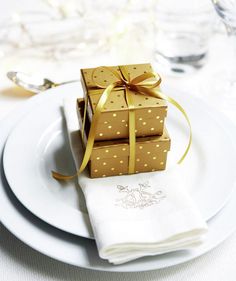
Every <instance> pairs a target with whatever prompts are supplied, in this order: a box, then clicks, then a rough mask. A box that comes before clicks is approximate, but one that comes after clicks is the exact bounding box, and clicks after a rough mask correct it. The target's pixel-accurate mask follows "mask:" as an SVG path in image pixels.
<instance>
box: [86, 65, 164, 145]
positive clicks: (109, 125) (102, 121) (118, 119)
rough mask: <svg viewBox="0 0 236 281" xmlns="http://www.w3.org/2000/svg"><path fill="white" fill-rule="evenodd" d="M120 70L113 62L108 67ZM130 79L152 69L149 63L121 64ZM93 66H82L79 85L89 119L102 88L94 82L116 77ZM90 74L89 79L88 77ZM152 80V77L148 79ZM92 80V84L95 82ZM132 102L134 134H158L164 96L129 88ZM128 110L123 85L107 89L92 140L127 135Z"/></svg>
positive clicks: (104, 82)
mask: <svg viewBox="0 0 236 281" xmlns="http://www.w3.org/2000/svg"><path fill="white" fill-rule="evenodd" d="M110 68H111V69H114V70H116V71H119V72H120V69H119V68H118V67H117V66H114V67H110ZM125 68H126V70H127V72H128V75H129V76H130V79H133V78H135V77H137V76H138V75H141V74H143V73H147V72H149V71H152V67H151V65H150V64H135V65H126V66H125ZM93 72H94V68H89V69H82V70H81V75H82V79H81V80H82V85H83V88H84V93H85V97H86V98H88V108H87V112H88V117H89V120H90V122H91V120H92V116H93V113H94V110H95V108H96V105H97V103H98V101H99V99H100V96H101V94H102V92H103V91H104V90H103V89H97V87H96V84H102V85H109V84H110V83H113V82H115V81H117V77H115V76H114V75H113V74H112V72H109V71H106V69H99V70H98V71H95V72H94V73H93ZM92 74H93V79H92ZM150 81H152V79H150ZM95 83H96V84H95ZM131 94H132V99H133V101H134V106H135V125H136V126H135V129H136V130H135V132H136V136H137V137H141V136H142V137H143V136H152V135H162V133H163V128H164V120H165V117H166V114H167V103H166V101H165V100H161V99H156V98H154V97H151V96H145V95H142V94H138V93H136V92H131ZM128 124H129V114H128V107H127V102H126V100H125V93H124V90H123V89H116V90H114V91H113V92H112V93H111V96H110V97H109V98H108V101H107V103H106V105H105V108H104V111H103V112H102V114H101V116H100V118H99V122H98V129H97V130H96V135H95V140H110V139H120V138H128V137H129V126H128Z"/></svg>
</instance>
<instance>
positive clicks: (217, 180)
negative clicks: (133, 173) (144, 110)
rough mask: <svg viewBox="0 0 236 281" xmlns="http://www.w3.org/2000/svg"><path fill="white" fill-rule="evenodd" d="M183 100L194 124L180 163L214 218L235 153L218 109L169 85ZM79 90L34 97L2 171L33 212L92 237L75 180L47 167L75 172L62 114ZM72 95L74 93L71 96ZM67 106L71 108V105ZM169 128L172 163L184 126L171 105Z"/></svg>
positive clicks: (227, 188) (229, 183)
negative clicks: (62, 177) (65, 100)
mask: <svg viewBox="0 0 236 281" xmlns="http://www.w3.org/2000/svg"><path fill="white" fill-rule="evenodd" d="M166 92H167V93H168V94H169V95H170V96H172V97H175V98H176V99H177V100H179V101H180V102H181V104H183V106H184V108H185V109H186V111H187V112H188V113H189V117H190V120H191V123H192V127H193V143H192V147H191V150H190V153H189V155H188V156H187V158H186V159H185V161H184V163H183V164H182V165H183V173H184V174H185V175H186V179H185V180H186V181H187V184H186V186H188V188H189V192H190V194H191V195H192V197H193V199H194V200H195V202H196V203H197V206H198V208H199V210H200V212H201V213H202V216H203V217H204V219H205V220H209V219H210V218H211V217H213V216H214V215H215V214H216V213H217V212H218V211H219V210H220V209H221V208H222V207H223V206H224V204H225V203H226V202H227V200H228V198H229V197H230V194H231V192H232V189H233V186H234V183H235V179H236V174H235V171H234V167H235V166H236V153H235V149H234V145H233V142H232V140H231V138H230V135H229V132H228V130H227V128H225V126H226V125H225V124H226V123H227V122H228V121H227V120H225V117H224V116H223V115H222V114H220V113H219V112H215V111H213V109H211V108H209V107H208V106H207V105H205V104H204V103H202V102H200V101H198V100H196V99H195V98H193V97H192V98H187V97H186V95H185V94H183V93H177V92H176V91H173V90H170V89H167V90H166ZM71 93H74V94H73V95H74V97H75V98H76V97H78V96H79V93H82V89H81V87H80V85H79V84H77V83H76V84H70V85H66V86H63V87H58V88H54V89H52V90H49V91H48V93H45V94H44V95H43V97H42V98H41V99H40V101H39V99H36V98H35V99H33V101H32V106H31V110H30V111H29V112H28V113H27V114H26V115H25V116H24V117H23V118H22V120H21V121H20V122H19V123H18V124H17V125H16V126H15V128H14V129H13V131H12V133H11V134H10V136H9V138H8V140H7V143H6V146H5V151H4V158H3V163H4V171H5V175H6V178H7V181H8V183H9V185H10V187H11V189H12V191H13V192H14V194H15V195H16V197H17V198H18V200H19V201H20V202H21V203H22V204H23V205H24V206H25V207H26V208H28V209H29V210H30V211H31V212H32V213H33V214H35V215H36V216H38V217H39V218H41V219H42V220H44V221H45V222H47V223H49V224H51V225H52V226H55V227H57V228H59V229H61V230H64V231H67V232H69V233H72V234H76V235H80V236H82V237H87V238H93V233H92V229H91V225H90V222H89V217H88V214H87V211H86V206H85V203H84V198H83V194H82V192H81V191H80V188H77V186H76V185H77V183H76V180H75V181H74V182H73V181H72V182H63V183H62V182H58V181H56V180H54V179H53V178H52V177H51V170H56V171H63V172H64V173H66V174H74V173H75V170H74V164H73V159H72V157H71V152H70V147H69V143H68V139H67V133H66V127H65V120H64V118H63V108H62V105H63V98H65V97H66V96H68V95H71ZM73 95H72V96H73ZM71 110H75V108H72V109H71ZM168 115H169V116H168V118H167V120H168V124H167V128H168V130H169V132H170V134H171V138H172V148H171V152H170V153H169V157H170V159H169V160H170V161H169V163H170V162H177V160H178V158H179V157H180V156H181V153H182V152H183V151H184V149H185V146H186V143H187V138H188V128H187V126H186V123H185V120H184V119H183V118H182V116H181V114H180V113H179V112H178V111H177V110H176V109H175V108H173V107H170V110H169V113H168Z"/></svg>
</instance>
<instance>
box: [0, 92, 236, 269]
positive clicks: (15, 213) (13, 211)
mask: <svg viewBox="0 0 236 281" xmlns="http://www.w3.org/2000/svg"><path fill="white" fill-rule="evenodd" d="M47 95H48V94H42V95H40V96H38V97H35V98H33V99H31V100H30V101H29V102H28V103H27V104H26V105H25V106H24V107H22V108H21V110H20V111H17V112H14V116H11V117H9V118H8V119H5V120H4V121H3V122H2V123H1V124H0V131H1V138H0V158H2V152H3V147H4V143H5V141H6V138H7V135H8V134H9V132H10V130H11V129H12V128H13V126H14V125H15V124H16V122H17V120H19V119H20V118H21V117H22V116H23V115H24V114H25V112H27V111H28V110H29V109H30V108H31V107H32V106H33V105H35V104H36V103H38V102H40V101H42V100H44V98H45V97H46V96H47ZM209 110H210V108H209ZM215 113H216V112H215ZM224 121H227V119H226V120H225V118H224ZM225 126H226V129H227V130H229V131H231V133H230V135H229V137H230V138H232V139H233V138H234V139H235V138H236V128H235V126H234V125H232V124H231V123H230V122H228V121H227V122H226V124H225ZM1 164H2V163H1ZM1 164H0V166H1ZM235 213H236V191H235V192H234V193H232V197H231V200H230V201H229V202H228V203H227V205H226V206H225V207H224V208H223V209H222V211H221V212H220V213H219V214H218V215H217V216H215V217H214V218H212V219H211V220H210V221H209V222H208V226H209V232H208V234H207V237H206V241H205V243H204V244H203V245H202V246H200V247H198V249H196V250H194V251H181V252H176V253H170V254H166V255H161V256H156V257H150V258H149V257H146V258H144V259H139V260H136V261H133V262H130V263H127V264H124V265H119V266H113V265H111V264H108V263H107V262H105V261H103V260H101V259H100V258H99V257H98V255H97V250H96V246H95V243H94V242H93V241H91V240H89V239H85V238H81V237H78V236H74V235H71V234H68V233H66V232H63V231H60V230H58V229H56V228H54V227H52V226H50V225H48V224H47V223H44V222H43V221H41V220H40V219H38V218H37V217H35V216H33V215H32V214H31V213H30V212H29V211H28V210H27V209H25V208H24V207H23V205H22V204H21V203H20V202H19V201H18V200H17V199H16V197H15V196H14V194H13V193H12V192H11V190H10V187H9V186H8V184H7V181H6V179H5V177H4V173H3V169H2V168H1V169H0V219H1V222H2V223H3V224H4V225H5V227H7V228H8V230H9V231H11V232H12V233H13V234H14V235H15V236H16V237H17V238H18V239H20V240H22V241H23V242H25V243H26V244H27V245H29V246H30V247H32V248H34V249H35V250H38V251H39V252H41V253H44V254H45V255H48V256H50V257H52V258H55V259H57V260H60V261H63V262H66V263H68V264H72V265H75V266H79V267H84V268H90V269H96V270H101V271H114V272H115V271H117V272H128V271H145V270H153V269H159V268H164V267H168V266H172V265H176V264H179V263H183V262H186V261H189V260H191V259H193V258H196V257H198V256H200V255H202V254H204V253H206V252H208V251H209V250H211V249H213V248H214V247H216V246H217V245H219V244H220V243H221V242H223V241H224V240H225V239H226V238H227V237H228V236H229V235H230V234H232V233H233V231H235V230H236V220H235V218H234V216H235ZM219 229H220V231H219Z"/></svg>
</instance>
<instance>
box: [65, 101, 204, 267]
mask: <svg viewBox="0 0 236 281" xmlns="http://www.w3.org/2000/svg"><path fill="white" fill-rule="evenodd" d="M75 104H76V102H75V100H74V99H66V100H65V102H64V112H65V117H66V123H67V129H68V136H69V140H70V145H71V151H72V154H73V157H74V161H75V165H76V168H77V170H78V169H79V166H80V163H81V158H82V155H83V151H82V145H81V141H80V138H79V134H78V129H79V125H78V118H77V114H76V109H75ZM179 166H180V165H175V166H174V167H172V168H170V169H168V170H165V171H160V172H152V173H142V174H136V175H123V176H116V177H107V178H98V179H91V178H89V176H88V172H87V171H86V172H83V173H82V174H81V175H80V176H79V177H78V182H79V185H80V187H81V188H82V190H83V193H84V195H85V200H86V205H87V209H88V213H89V218H90V221H91V225H92V228H93V232H94V237H95V240H96V244H97V248H98V252H99V256H100V257H101V258H103V259H107V260H108V261H109V262H111V263H113V264H121V263H124V262H128V261H131V260H134V259H137V258H139V257H144V256H152V255H158V254H162V253H167V252H171V251H176V250H183V249H189V248H192V247H194V246H196V245H199V244H200V243H201V242H202V240H203V235H204V233H206V231H207V225H206V223H205V221H204V220H203V219H202V217H201V215H200V213H199V211H198V210H197V208H196V206H195V204H194V202H193V200H192V199H191V198H190V196H189V195H188V194H187V192H186V190H185V186H184V181H183V179H184V176H183V175H182V174H181V173H182V171H181V167H179Z"/></svg>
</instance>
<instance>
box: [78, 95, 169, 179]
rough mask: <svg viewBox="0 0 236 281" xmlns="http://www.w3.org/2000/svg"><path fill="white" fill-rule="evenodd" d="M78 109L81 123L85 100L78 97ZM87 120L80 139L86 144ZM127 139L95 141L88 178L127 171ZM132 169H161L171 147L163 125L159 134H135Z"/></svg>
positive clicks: (139, 170)
mask: <svg viewBox="0 0 236 281" xmlns="http://www.w3.org/2000/svg"><path fill="white" fill-rule="evenodd" d="M77 112H78V117H79V122H80V126H82V122H83V114H84V100H82V99H79V100H78V104H77ZM89 127H90V123H89V120H88V119H87V121H86V123H85V132H86V133H85V134H84V137H83V143H84V146H85V147H86V145H87V138H86V136H87V133H88V131H89ZM129 147H130V144H129V139H119V140H118V139H116V140H110V141H96V142H95V143H94V145H93V149H92V153H91V156H90V162H89V169H90V176H91V178H98V177H107V176H115V175H123V174H128V166H129ZM135 147H136V149H135V150H136V155H135V173H140V172H150V171H157V170H164V169H165V167H166V160H167V153H168V151H169V150H170V137H169V135H168V132H167V130H166V129H164V132H163V134H162V135H161V136H149V137H139V138H136V144H135Z"/></svg>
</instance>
